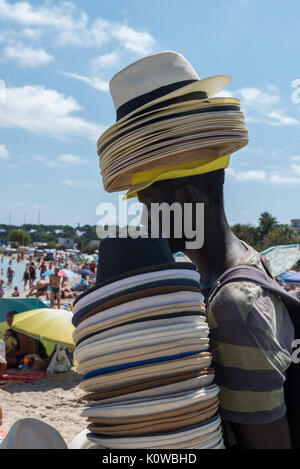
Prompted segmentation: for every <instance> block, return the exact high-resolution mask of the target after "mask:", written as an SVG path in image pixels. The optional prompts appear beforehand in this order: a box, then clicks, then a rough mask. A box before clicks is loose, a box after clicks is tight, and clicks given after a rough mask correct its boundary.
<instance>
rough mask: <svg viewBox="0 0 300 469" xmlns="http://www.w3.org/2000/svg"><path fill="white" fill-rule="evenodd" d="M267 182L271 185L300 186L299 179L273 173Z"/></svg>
mask: <svg viewBox="0 0 300 469" xmlns="http://www.w3.org/2000/svg"><path fill="white" fill-rule="evenodd" d="M269 182H270V183H272V184H288V185H289V184H300V177H293V176H285V175H282V174H280V173H276V172H274V173H273V174H272V175H271V177H270V179H269Z"/></svg>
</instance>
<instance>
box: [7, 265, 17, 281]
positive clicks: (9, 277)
mask: <svg viewBox="0 0 300 469" xmlns="http://www.w3.org/2000/svg"><path fill="white" fill-rule="evenodd" d="M14 275H15V272H14V271H13V269H11V268H10V267H8V269H7V273H6V277H7V284H8V285H11V284H12V281H13V278H14Z"/></svg>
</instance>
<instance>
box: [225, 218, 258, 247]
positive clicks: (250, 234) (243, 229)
mask: <svg viewBox="0 0 300 469" xmlns="http://www.w3.org/2000/svg"><path fill="white" fill-rule="evenodd" d="M232 231H233V233H234V234H235V236H237V237H238V238H239V239H241V240H242V241H245V242H246V243H247V244H250V246H256V245H257V243H258V241H259V232H258V228H256V227H255V226H252V225H249V224H248V225H241V224H240V223H237V224H236V225H234V226H233V227H232Z"/></svg>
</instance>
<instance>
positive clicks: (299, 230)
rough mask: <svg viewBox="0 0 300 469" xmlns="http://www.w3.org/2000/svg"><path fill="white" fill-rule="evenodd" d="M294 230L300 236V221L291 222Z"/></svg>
mask: <svg viewBox="0 0 300 469" xmlns="http://www.w3.org/2000/svg"><path fill="white" fill-rule="evenodd" d="M291 224H292V230H293V231H294V232H295V233H296V234H297V235H300V219H298V220H291Z"/></svg>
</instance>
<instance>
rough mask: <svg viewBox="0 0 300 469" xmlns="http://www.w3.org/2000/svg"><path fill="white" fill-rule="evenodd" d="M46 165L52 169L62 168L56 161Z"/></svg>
mask: <svg viewBox="0 0 300 469" xmlns="http://www.w3.org/2000/svg"><path fill="white" fill-rule="evenodd" d="M45 165H46V166H49V167H50V168H59V167H60V166H61V165H60V164H59V163H58V162H57V161H54V160H49V161H46V162H45Z"/></svg>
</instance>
